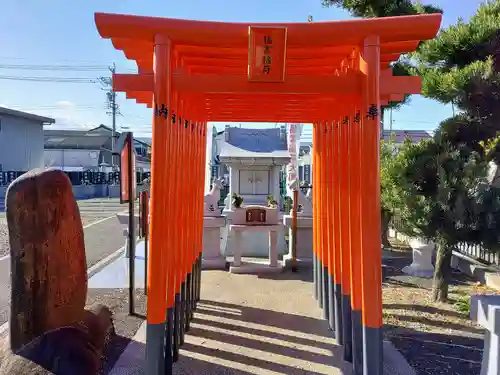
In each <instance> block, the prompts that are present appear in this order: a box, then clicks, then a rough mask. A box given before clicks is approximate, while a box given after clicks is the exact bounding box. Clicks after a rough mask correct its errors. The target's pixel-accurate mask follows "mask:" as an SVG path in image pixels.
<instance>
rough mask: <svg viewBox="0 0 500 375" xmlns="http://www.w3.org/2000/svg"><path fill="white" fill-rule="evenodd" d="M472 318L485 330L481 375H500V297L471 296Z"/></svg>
mask: <svg viewBox="0 0 500 375" xmlns="http://www.w3.org/2000/svg"><path fill="white" fill-rule="evenodd" d="M470 317H471V320H472V321H473V322H475V323H476V324H478V325H480V326H482V327H483V328H485V333H484V349H483V362H482V364H481V374H480V375H498V374H500V356H499V355H498V353H500V296H497V295H475V296H471V300H470Z"/></svg>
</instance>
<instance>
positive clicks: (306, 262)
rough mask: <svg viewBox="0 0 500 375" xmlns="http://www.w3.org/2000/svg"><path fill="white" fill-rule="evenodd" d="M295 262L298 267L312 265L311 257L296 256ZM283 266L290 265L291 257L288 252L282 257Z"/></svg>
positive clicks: (288, 266)
mask: <svg viewBox="0 0 500 375" xmlns="http://www.w3.org/2000/svg"><path fill="white" fill-rule="evenodd" d="M295 262H296V264H297V267H300V266H307V267H309V266H312V264H313V260H312V258H296V259H295ZM283 266H284V267H285V268H290V267H291V266H292V257H291V256H290V254H287V255H285V256H284V257H283Z"/></svg>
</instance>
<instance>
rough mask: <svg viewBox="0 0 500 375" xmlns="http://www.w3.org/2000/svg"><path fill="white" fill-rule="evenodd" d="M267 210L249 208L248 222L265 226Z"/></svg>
mask: <svg viewBox="0 0 500 375" xmlns="http://www.w3.org/2000/svg"><path fill="white" fill-rule="evenodd" d="M266 213H267V212H266V210H263V209H260V208H249V209H248V210H247V211H246V222H247V223H256V224H265V223H266Z"/></svg>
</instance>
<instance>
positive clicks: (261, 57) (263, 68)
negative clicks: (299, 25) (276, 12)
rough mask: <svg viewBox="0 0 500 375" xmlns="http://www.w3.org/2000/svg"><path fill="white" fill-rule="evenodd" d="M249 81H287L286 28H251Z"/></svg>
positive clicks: (249, 31) (249, 33)
mask: <svg viewBox="0 0 500 375" xmlns="http://www.w3.org/2000/svg"><path fill="white" fill-rule="evenodd" d="M248 35H249V40H248V80H249V81H252V82H283V81H284V80H285V59H286V41H287V29H286V27H257V26H250V27H249V30H248Z"/></svg>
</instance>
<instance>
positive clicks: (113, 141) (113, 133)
mask: <svg viewBox="0 0 500 375" xmlns="http://www.w3.org/2000/svg"><path fill="white" fill-rule="evenodd" d="M109 71H110V72H111V77H113V75H114V74H115V73H116V65H115V63H113V66H112V67H110V68H109ZM111 79H112V78H111ZM109 92H110V94H111V95H110V100H109V104H110V106H111V116H112V119H113V125H112V127H111V160H112V162H111V164H112V165H113V166H114V165H115V151H116V150H115V144H116V92H115V91H114V90H113V86H111V90H110V91H109Z"/></svg>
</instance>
